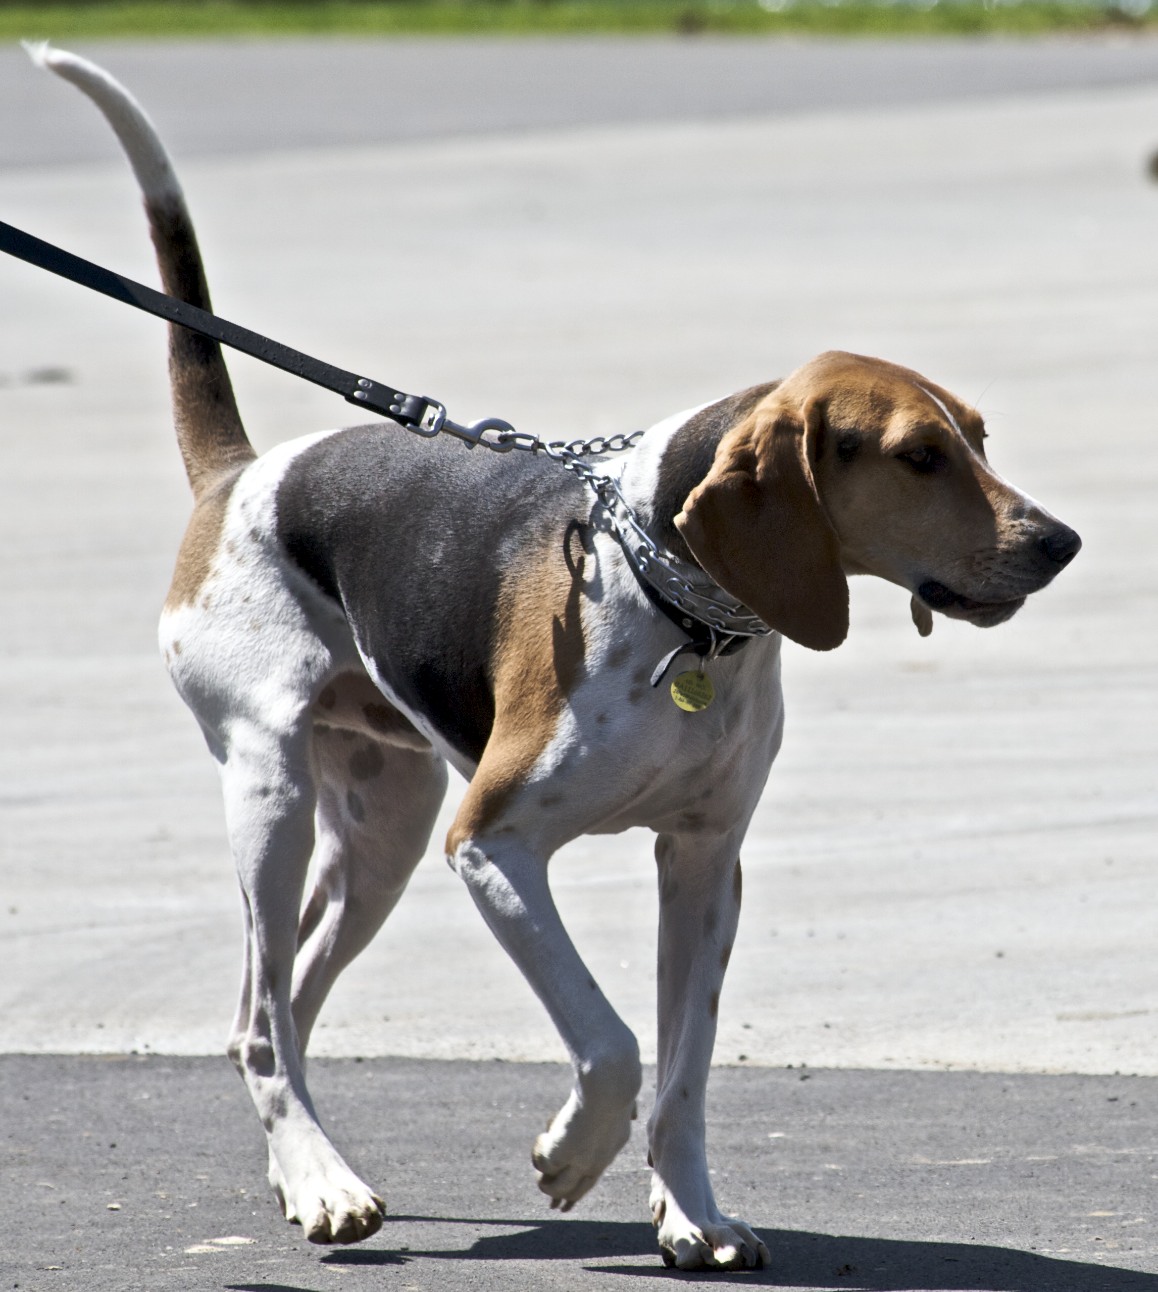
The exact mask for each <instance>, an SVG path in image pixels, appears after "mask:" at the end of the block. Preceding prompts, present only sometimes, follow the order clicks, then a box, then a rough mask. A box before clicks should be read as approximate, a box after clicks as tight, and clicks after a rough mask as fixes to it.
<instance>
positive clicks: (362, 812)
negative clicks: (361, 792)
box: [346, 790, 366, 825]
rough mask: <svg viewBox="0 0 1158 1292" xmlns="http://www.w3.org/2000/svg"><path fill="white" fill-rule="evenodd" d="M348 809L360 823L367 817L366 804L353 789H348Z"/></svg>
mask: <svg viewBox="0 0 1158 1292" xmlns="http://www.w3.org/2000/svg"><path fill="white" fill-rule="evenodd" d="M346 811H347V812H349V814H350V816H351V817H352V818H353V819H354V820H355V821H357V822H358V824H359V825H360V824H361V823H362V822H363V821H365V819H366V805H365V804H364V803H363V802H362V800H361V798H360V797H359V796H358V795H357V794H355V793H354V791H353V790H347V791H346Z"/></svg>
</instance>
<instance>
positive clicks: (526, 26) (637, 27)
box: [0, 0, 1158, 40]
mask: <svg viewBox="0 0 1158 1292" xmlns="http://www.w3.org/2000/svg"><path fill="white" fill-rule="evenodd" d="M775 2H776V3H782V7H781V8H780V9H779V10H778V11H771V10H770V9H765V8H763V7H762V6H761V5H760V4H759V3H758V0H619V3H616V2H615V0H88V2H87V3H86V2H85V0H59V2H58V0H38V3H36V4H27V3H12V2H11V0H0V39H17V38H20V37H28V38H49V39H73V40H75V39H78V38H81V37H88V38H92V37H102V36H104V37H124V36H131V37H163V36H168V37H186V36H191V37H195V36H256V35H260V36H290V35H303V34H329V35H389V34H394V33H427V34H486V33H493V34H535V33H546V34H561V33H571V34H575V33H584V32H588V33H590V32H608V33H614V32H619V33H632V32H634V33H644V32H677V33H683V34H686V35H689V36H690V35H695V34H700V33H731V34H736V35H756V34H763V35H777V34H784V35H801V34H804V35H809V34H810V35H817V36H827V35H832V36H894V35H914V36H918V35H978V34H984V33H1015V34H1024V35H1031V34H1036V33H1040V32H1050V31H1098V30H1105V29H1106V28H1107V27H1113V26H1116V27H1122V28H1143V27H1146V28H1151V29H1158V5H1154V6H1152V7H1151V8H1150V9H1149V11H1148V12H1146V13H1144V14H1142V15H1137V14H1132V13H1130V12H1126V11H1125V10H1124V9H1123V8H1119V7H1117V5H1115V4H1113V3H1108V4H1107V3H1096V2H1093V3H1091V2H1090V0H1022V2H1021V3H1016V4H1014V3H1009V2H1008V0H938V2H936V3H929V2H928V0H924V2H917V3H914V2H911V0H908V2H907V0H901V2H900V3H890V2H889V0H842V2H841V3H825V2H824V0H775ZM1119 2H1120V0H1119ZM1137 3H1138V0H1127V6H1126V7H1127V8H1129V9H1133V8H1134V7H1135V6H1136V5H1137ZM1141 3H1142V4H1145V3H1146V0H1141Z"/></svg>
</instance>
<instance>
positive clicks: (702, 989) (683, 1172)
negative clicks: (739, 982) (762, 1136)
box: [648, 834, 770, 1269]
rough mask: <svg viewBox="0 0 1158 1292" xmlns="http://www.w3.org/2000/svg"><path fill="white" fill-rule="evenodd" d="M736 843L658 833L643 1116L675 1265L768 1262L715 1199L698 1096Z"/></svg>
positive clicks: (732, 906)
mask: <svg viewBox="0 0 1158 1292" xmlns="http://www.w3.org/2000/svg"><path fill="white" fill-rule="evenodd" d="M738 850H739V841H738V839H737V838H736V837H735V836H733V835H726V836H723V837H717V838H714V839H711V840H704V839H701V838H699V837H695V836H684V835H680V836H676V835H669V834H661V835H660V836H659V838H658V839H657V840H656V847H655V855H656V862H657V863H658V866H659V900H660V916H659V961H658V966H657V978H658V992H659V1054H658V1070H657V1073H656V1101H655V1109H654V1111H653V1112H652V1115H651V1118H650V1120H649V1122H648V1141H649V1145H650V1154H649V1160H650V1162H651V1164H652V1166H653V1167H654V1172H655V1173H654V1175H653V1177H652V1189H651V1209H652V1219H653V1220H654V1222H655V1226H656V1228H657V1229H658V1230H659V1244H660V1250H661V1252H662V1254H663V1258H664V1260H665V1262H666V1263H667V1264H669V1265H678V1266H679V1267H680V1268H681V1269H701V1268H707V1269H745V1268H750V1267H752V1266H757V1265H767V1264H768V1263H769V1259H770V1258H769V1255H768V1249H767V1247H765V1245H764V1244H763V1243H762V1242H761V1241H760V1239H759V1238H758V1237H757V1236H756V1235H755V1234H754V1233H753V1232H752V1230H751V1229H749V1228H748V1226H747V1225H746V1224H744V1223H743V1222H742V1221H740V1220H737V1219H736V1218H735V1217H732V1216H725V1215H724V1214H723V1213H722V1212H721V1211H720V1209H719V1208H718V1207H717V1206H716V1199H715V1196H714V1194H713V1192H712V1185H711V1180H710V1179H709V1176H708V1161H707V1153H706V1150H705V1147H704V1132H705V1095H706V1089H707V1082H708V1069H709V1066H710V1064H711V1060H712V1048H713V1046H714V1044H715V1040H716V1015H717V1012H718V1009H719V1003H720V990H721V988H722V987H723V983H724V971H725V970H726V969H727V966H728V959H729V957H730V956H731V954H732V943H733V940H734V939H735V936H736V925H737V922H738V920H739V917H740V894H741V888H742V880H741V870H740V860H739V856H738Z"/></svg>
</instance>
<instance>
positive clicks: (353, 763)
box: [350, 745, 386, 781]
mask: <svg viewBox="0 0 1158 1292" xmlns="http://www.w3.org/2000/svg"><path fill="white" fill-rule="evenodd" d="M385 766H386V759H385V758H384V757H383V756H382V751H381V750H380V749H379V748H378V746H377V745H364V746H363V747H362V748H361V749H356V750H355V751H354V752H353V754H351V755H350V775H351V776H352V777H353V778H354V779H355V780H356V781H369V780H373V779H374V777H375V776H378V775H380V774H381V772H382V769H383V767H385Z"/></svg>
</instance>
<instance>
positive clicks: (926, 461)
mask: <svg viewBox="0 0 1158 1292" xmlns="http://www.w3.org/2000/svg"><path fill="white" fill-rule="evenodd" d="M897 457H899V458H900V460H901V461H902V462H907V463H908V464H909V466H911V467H912V468H913V470H914V471H919V472H920V473H921V474H922V475H929V474H930V473H931V472H933V471H940V470H941V469H942V468H943V467H944V466H945V465H946V458H945V455H944V454H943V453H942V452H940V450H938V449H931V448H929V447H928V446H927V445H922V446H921V447H920V448H919V449H909V451H908V452H907V453H898V454H897Z"/></svg>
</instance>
